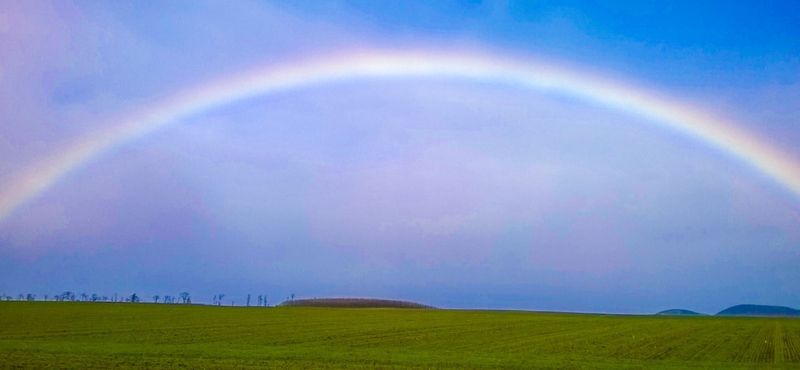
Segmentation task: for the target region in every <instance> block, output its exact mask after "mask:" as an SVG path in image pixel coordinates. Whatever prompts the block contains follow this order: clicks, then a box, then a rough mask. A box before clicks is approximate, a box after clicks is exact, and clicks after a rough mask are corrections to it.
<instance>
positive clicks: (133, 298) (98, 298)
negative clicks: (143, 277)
mask: <svg viewBox="0 0 800 370" xmlns="http://www.w3.org/2000/svg"><path fill="white" fill-rule="evenodd" d="M153 298H154V301H155V303H159V300H161V302H160V303H182V304H191V303H192V296H191V295H190V294H189V292H182V293H180V294H178V295H177V296H172V295H165V296H163V297H161V296H158V295H156V296H153ZM0 300H5V301H14V300H16V301H36V300H37V299H36V294H31V293H28V294H27V295H25V294H22V293H20V294H19V295H18V296H17V297H16V299H15V297H14V296H10V295H6V294H5V293H3V294H0ZM40 300H42V301H54V302H127V303H139V302H141V301H142V300H141V297H139V295H137V294H136V293H133V294H131V295H128V296H120V295H118V294H117V293H114V295H113V296H107V295H99V294H91V295H89V294H87V293H81V294H78V293H75V292H70V291H66V292H63V293H57V294H53V295H51V296H49V295H47V294H45V295H44V297H43V299H40Z"/></svg>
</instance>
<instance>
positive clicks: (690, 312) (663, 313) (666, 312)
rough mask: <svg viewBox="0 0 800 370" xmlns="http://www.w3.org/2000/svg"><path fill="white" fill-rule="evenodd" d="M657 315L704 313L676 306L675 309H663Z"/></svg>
mask: <svg viewBox="0 0 800 370" xmlns="http://www.w3.org/2000/svg"><path fill="white" fill-rule="evenodd" d="M656 315H670V316H698V315H703V314H702V313H698V312H694V311H689V310H682V309H679V308H674V309H671V310H664V311H661V312H659V313H657V314H656Z"/></svg>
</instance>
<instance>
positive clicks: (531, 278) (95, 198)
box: [0, 1, 800, 313]
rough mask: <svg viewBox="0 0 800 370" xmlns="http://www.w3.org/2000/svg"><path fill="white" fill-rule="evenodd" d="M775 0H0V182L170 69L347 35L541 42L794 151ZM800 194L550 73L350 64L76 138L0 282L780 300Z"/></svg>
mask: <svg viewBox="0 0 800 370" xmlns="http://www.w3.org/2000/svg"><path fill="white" fill-rule="evenodd" d="M798 13H800V5H798V4H797V3H793V2H736V3H735V4H734V3H725V4H720V3H716V2H705V1H685V2H671V3H669V4H645V3H642V2H636V1H620V2H613V3H609V2H581V1H571V2H555V1H552V2H541V1H539V2H514V1H496V2H492V1H486V2H480V1H465V2H458V1H451V2H428V1H424V2H404V1H381V2H374V1H360V2H358V1H357V2H347V1H338V2H337V1H331V2H324V3H322V2H312V1H307V2H306V1H299V2H293V3H292V4H289V5H287V4H285V3H270V2H261V1H239V2H206V1H193V2H167V3H141V2H113V3H95V2H53V3H50V2H36V1H28V2H8V3H4V4H2V5H0V32H2V37H1V38H0V39H2V40H3V41H0V130H1V131H0V132H2V135H0V157H2V158H3V160H2V161H0V186H2V184H7V183H8V181H10V179H12V178H13V176H14V175H15V174H17V173H19V172H20V171H22V170H23V169H25V168H29V167H30V166H31V165H32V164H33V163H35V162H36V161H38V160H40V159H42V158H45V157H47V156H52V155H58V153H59V150H63V148H64V147H65V146H66V145H68V144H69V143H70V142H72V141H74V140H77V139H78V138H80V137H82V136H83V135H86V134H89V133H92V132H95V131H97V130H100V129H102V128H104V127H108V126H109V125H113V124H114V123H115V122H117V121H118V120H119V119H120V117H124V116H125V114H126V112H131V111H135V110H137V109H141V108H146V107H148V106H150V105H152V104H154V103H155V102H158V101H160V100H162V99H164V98H166V97H169V96H171V95H172V94H175V93H176V92H178V91H181V90H182V89H185V88H188V87H189V86H195V85H199V84H202V83H204V82H206V81H210V80H218V79H221V78H224V77H225V76H231V75H235V74H236V73H238V72H240V71H243V70H247V69H251V68H255V67H259V66H267V65H273V64H287V63H292V62H293V61H296V60H303V59H304V58H311V57H320V56H325V55H330V54H334V53H341V52H343V51H347V50H355V51H363V50H372V49H382V50H415V49H426V50H439V51H448V50H459V51H467V52H479V53H483V54H496V55H500V56H512V57H514V58H517V59H520V60H531V61H540V60H544V61H547V62H548V63H553V64H557V65H559V66H561V67H563V68H565V69H568V70H575V71H579V72H581V73H587V74H591V75H596V76H602V77H603V78H606V79H610V80H613V81H618V82H620V83H623V84H626V85H630V86H636V87H637V88H640V89H643V90H646V91H652V92H654V93H656V94H658V95H660V96H665V97H670V98H671V99H674V100H677V101H682V102H687V103H691V104H692V105H693V106H696V107H700V108H702V109H703V110H705V111H708V112H710V113H712V114H715V115H717V116H720V117H723V118H724V119H727V120H729V121H731V122H735V124H736V125H738V126H739V127H741V128H743V129H746V130H748V131H749V132H751V133H752V134H753V135H756V136H759V137H761V138H763V139H764V140H765V141H767V142H769V143H771V145H773V146H774V147H776V148H778V149H780V150H782V151H784V152H786V153H787V154H788V155H790V156H793V157H794V158H796V159H797V160H798V161H800V147H798V146H797V144H796V143H797V142H800V128H798V126H797V117H798V116H800V108H799V107H800V73H798V72H800V37H799V36H800V32H799V31H800V29H798V28H800V24H798V23H797V22H796V19H794V18H793V16H794V15H795V14H798ZM798 230H800V198H798V196H797V195H796V194H793V193H791V192H790V191H789V190H787V189H786V188H784V187H782V186H781V185H779V184H777V183H776V182H775V181H774V180H772V179H771V178H769V177H767V176H765V175H763V174H762V173H761V172H759V171H758V170H756V169H755V168H752V167H751V166H749V165H747V164H746V163H743V162H742V161H740V160H737V159H735V158H732V157H730V156H729V155H726V154H724V153H722V152H720V151H718V150H716V149H714V148H712V147H709V146H708V145H707V144H706V143H704V142H701V141H698V140H696V139H693V138H691V137H687V136H685V135H682V134H680V133H678V132H674V131H671V130H669V129H667V128H664V127H661V126H659V125H654V124H652V122H647V120H646V119H643V118H641V117H636V116H631V115H630V114H628V113H626V112H621V111H617V110H614V109H611V108H608V107H603V106H598V105H596V104H592V103H589V102H586V101H582V100H580V99H576V98H573V97H569V96H562V95H557V94H549V93H542V92H532V91H525V90H520V89H517V88H513V87H509V86H500V85H492V84H479V83H474V82H464V81H426V80H424V79H411V80H393V81H368V80H362V81H349V82H343V83H338V84H328V85H324V86H317V87H312V88H307V89H298V90H292V91H287V92H282V93H277V94H272V95H266V96H261V97H257V98H253V99H248V100H246V101H241V102H236V103H234V104H230V105H227V106H224V107H220V108H218V109H214V110H212V111H209V112H206V113H204V114H201V115H196V116H193V117H191V118H188V119H185V120H182V121H181V122H179V123H178V124H176V125H173V126H170V127H168V128H165V129H163V130H159V131H156V132H154V133H152V134H150V135H147V136H145V137H142V138H139V139H136V140H134V141H132V142H129V143H126V144H125V145H122V146H119V147H116V148H115V149H114V150H113V151H111V152H109V153H106V154H104V155H102V156H100V157H97V158H94V159H93V160H92V161H90V162H89V163H87V164H85V165H84V166H82V167H81V168H80V169H79V170H78V171H75V172H73V173H71V174H70V175H69V176H67V177H66V178H65V179H63V180H62V181H60V182H58V183H57V184H56V185H55V186H53V187H51V188H49V189H48V190H47V191H45V192H43V193H42V194H41V195H40V196H38V197H37V198H36V199H34V200H32V201H30V202H28V203H26V204H24V205H23V206H21V207H19V208H18V209H17V210H15V212H14V213H13V214H12V215H11V216H10V217H9V218H7V219H6V220H4V221H3V222H2V223H0V293H3V292H4V294H9V295H14V296H16V295H17V294H19V293H35V294H37V295H38V296H39V297H40V298H41V297H42V296H44V295H45V294H47V295H52V294H54V293H60V292H63V291H66V290H70V291H76V292H87V293H90V294H91V293H99V294H106V295H113V294H114V293H119V294H130V293H134V292H135V293H137V294H139V295H140V296H143V297H146V298H148V297H150V296H152V295H155V294H159V295H162V296H163V295H165V294H173V295H174V294H177V293H179V292H182V291H189V292H191V293H192V294H193V297H194V301H197V302H210V301H211V300H212V297H213V296H214V295H215V294H218V293H225V294H226V301H227V300H229V299H230V300H234V301H236V303H237V304H239V303H242V302H243V301H244V297H245V295H246V294H248V293H251V294H253V295H259V294H267V295H268V296H269V297H270V302H271V303H278V302H280V301H282V300H283V299H284V298H285V297H286V296H288V295H289V294H291V293H295V294H296V295H297V296H298V297H323V296H362V297H369V296H376V297H385V298H392V299H408V300H415V301H420V302H423V303H426V304H431V305H435V306H440V307H452V308H515V309H531V310H565V311H582V312H618V313H649V312H656V311H659V310H662V309H668V308H687V309H693V310H698V311H702V312H708V313H714V312H716V311H719V310H722V309H724V308H726V307H728V306H731V305H734V304H739V303H759V304H777V305H788V306H794V307H800V288H798V286H797V284H796V282H797V281H798V278H800V276H799V275H800V273H798V269H797V268H796V267H797V266H798V263H800V232H798Z"/></svg>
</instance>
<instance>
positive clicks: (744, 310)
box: [717, 304, 800, 316]
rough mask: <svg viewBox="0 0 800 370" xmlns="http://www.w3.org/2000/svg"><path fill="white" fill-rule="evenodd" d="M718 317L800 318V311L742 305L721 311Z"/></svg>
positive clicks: (787, 308)
mask: <svg viewBox="0 0 800 370" xmlns="http://www.w3.org/2000/svg"><path fill="white" fill-rule="evenodd" d="M717 316H800V310H795V309H794V308H789V307H783V306H761V305H757V304H740V305H738V306H733V307H730V308H726V309H724V310H722V311H720V312H719V313H717Z"/></svg>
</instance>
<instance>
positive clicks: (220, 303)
mask: <svg viewBox="0 0 800 370" xmlns="http://www.w3.org/2000/svg"><path fill="white" fill-rule="evenodd" d="M218 296H219V300H217V306H221V305H222V297H224V296H225V295H224V294H218Z"/></svg>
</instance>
